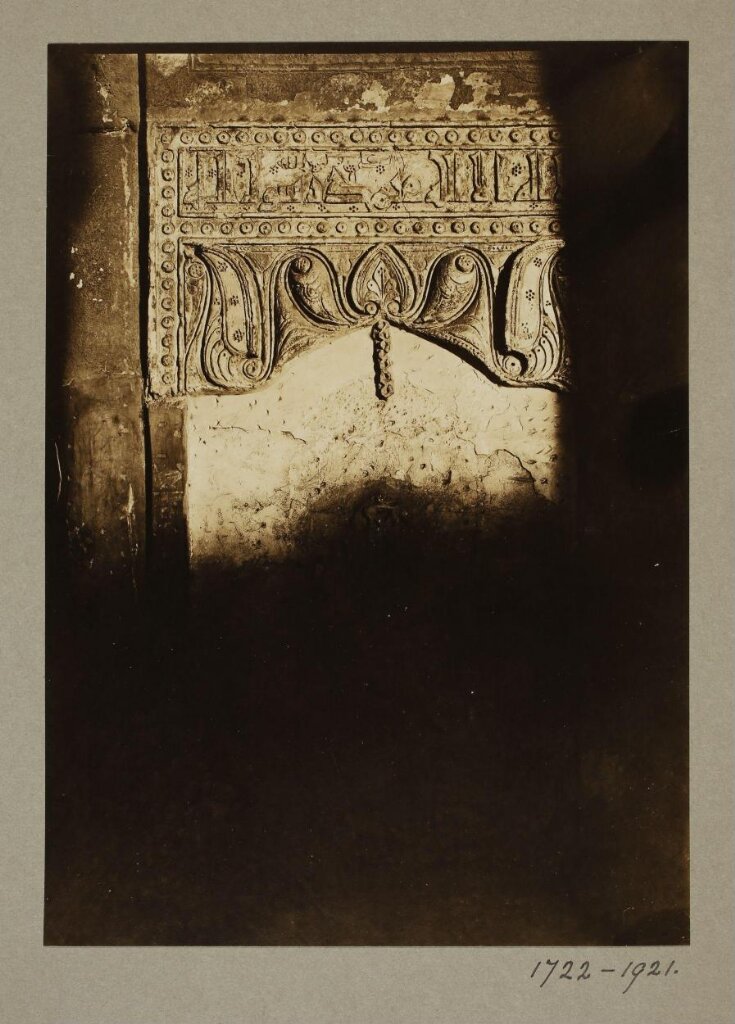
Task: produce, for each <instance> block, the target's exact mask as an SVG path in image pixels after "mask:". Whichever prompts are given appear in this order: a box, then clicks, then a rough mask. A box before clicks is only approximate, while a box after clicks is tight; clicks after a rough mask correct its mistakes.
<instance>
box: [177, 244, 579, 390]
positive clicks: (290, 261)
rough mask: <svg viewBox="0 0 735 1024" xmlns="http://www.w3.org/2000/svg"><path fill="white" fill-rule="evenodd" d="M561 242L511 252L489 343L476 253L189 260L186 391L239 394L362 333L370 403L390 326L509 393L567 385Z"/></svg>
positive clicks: (216, 253)
mask: <svg viewBox="0 0 735 1024" xmlns="http://www.w3.org/2000/svg"><path fill="white" fill-rule="evenodd" d="M560 249H561V242H560V241H558V240H556V239H544V240H542V241H539V242H536V243H532V244H530V245H527V246H525V247H524V248H522V249H521V250H520V251H519V252H518V253H516V254H515V255H514V256H513V257H511V259H512V263H511V265H510V273H509V274H508V275H506V277H507V281H508V285H507V294H506V296H505V304H504V308H505V325H504V330H501V332H500V333H501V335H502V337H501V338H500V341H499V342H496V338H495V333H496V330H497V328H496V327H495V326H494V323H495V320H496V318H495V316H494V307H495V305H496V285H495V283H494V282H495V278H494V274H493V268H492V263H491V261H490V260H489V259H488V256H487V254H485V253H483V252H482V251H481V249H480V248H476V247H472V246H469V245H458V246H457V245H455V246H453V247H449V248H448V249H445V250H444V251H442V250H439V251H437V248H436V247H434V248H432V247H427V246H423V247H422V246H420V245H416V244H414V245H408V244H407V245H405V246H403V247H401V249H399V248H398V247H396V246H395V245H392V244H387V243H379V244H377V245H373V246H371V247H370V248H368V249H367V251H360V250H356V251H351V252H348V253H347V255H345V253H344V250H343V251H342V252H341V253H338V252H336V251H332V249H331V248H330V246H329V245H328V244H327V245H325V246H323V247H320V248H319V249H316V248H314V247H309V246H306V247H299V248H293V249H291V250H290V251H288V250H287V251H286V253H285V254H284V252H283V249H280V250H279V249H277V248H275V247H274V249H273V251H272V252H271V253H266V256H265V257H263V258H265V259H266V262H267V266H265V267H260V268H256V267H255V265H254V264H253V263H252V262H251V260H250V259H248V256H247V255H246V254H245V253H244V252H243V251H242V247H240V246H229V247H228V246H226V245H217V246H213V247H206V246H196V247H191V248H190V250H189V251H188V252H187V259H186V273H185V278H186V294H185V297H184V305H185V324H186V332H185V334H186V337H185V367H186V374H187V382H188V384H189V386H193V387H195V388H196V387H198V386H203V387H205V388H206V387H210V388H211V387H213V388H217V389H227V390H245V389H248V388H251V387H253V386H255V385H257V384H259V383H261V382H263V381H265V380H266V379H267V378H268V377H269V376H270V375H271V373H272V372H273V370H274V369H275V368H276V367H278V366H280V365H282V364H283V363H284V362H285V361H287V360H288V359H290V358H292V357H293V356H295V355H296V354H297V353H298V352H300V351H302V350H303V349H304V348H306V347H307V346H310V345H312V344H314V343H317V342H318V341H319V340H320V339H324V338H327V337H329V336H334V335H336V334H344V333H346V332H348V331H352V330H354V329H356V328H360V327H368V328H370V332H371V337H372V340H373V346H374V348H373V354H374V365H375V385H376V393H377V396H378V397H379V398H381V399H386V398H388V397H389V396H390V395H391V394H392V393H393V380H392V375H391V366H390V328H391V327H397V328H401V329H404V330H408V331H412V332H413V333H415V334H417V335H419V336H422V337H425V338H427V339H430V340H433V341H435V342H438V343H439V344H442V345H445V346H446V347H448V348H450V349H452V350H453V351H455V352H456V353H457V354H458V355H460V356H461V357H463V358H466V359H468V360H469V361H470V362H472V363H473V364H474V365H477V366H479V367H481V368H482V369H484V370H485V372H486V373H487V374H488V375H489V376H490V377H491V378H492V379H494V380H496V381H498V382H500V383H504V384H510V385H515V386H519V385H537V386H538V385H541V386H551V387H564V386H566V384H567V382H568V379H567V365H566V352H565V344H564V332H563V327H562V320H561V313H560V309H559V291H560V288H559V282H560V279H561V278H560V273H559V270H558V256H559V251H560Z"/></svg>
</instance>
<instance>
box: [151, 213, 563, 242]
mask: <svg viewBox="0 0 735 1024" xmlns="http://www.w3.org/2000/svg"><path fill="white" fill-rule="evenodd" d="M161 230H162V231H163V233H164V234H167V235H170V234H173V233H174V230H175V228H174V225H173V223H165V224H164V225H163V226H162V228H161ZM179 230H180V232H181V234H183V235H195V234H201V235H216V234H220V235H233V234H240V235H250V236H256V237H257V236H261V237H264V236H269V235H276V236H278V235H293V234H297V235H301V236H305V235H316V236H317V237H318V236H320V235H328V234H332V233H334V234H337V235H357V236H358V237H366V236H368V235H370V234H371V233H372V234H377V235H381V234H396V235H445V234H449V235H451V234H457V235H462V234H468V233H469V234H471V235H483V234H490V235H507V234H510V235H523V234H531V235H542V234H544V233H549V234H552V235H557V234H559V233H560V231H561V224H560V222H559V221H558V220H551V221H549V220H546V219H544V220H541V219H538V218H535V217H534V218H524V219H514V220H482V221H480V220H473V219H469V218H465V219H462V218H457V219H455V220H449V219H447V220H430V219H426V220H410V219H408V218H405V217H403V218H400V219H396V220H379V221H374V222H370V221H356V222H355V221H342V220H338V221H336V222H330V221H325V220H318V221H315V222H313V221H296V222H294V221H290V220H278V221H277V220H264V221H260V222H257V221H251V220H247V221H242V222H241V223H240V224H237V223H234V222H232V221H223V222H222V223H221V224H213V223H212V222H211V221H204V222H203V223H201V224H199V223H197V222H195V221H190V220H187V221H184V222H183V223H182V224H181V225H180V227H179Z"/></svg>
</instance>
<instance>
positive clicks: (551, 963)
mask: <svg viewBox="0 0 735 1024" xmlns="http://www.w3.org/2000/svg"><path fill="white" fill-rule="evenodd" d="M678 973H679V970H678V968H677V966H676V960H671V961H670V962H662V961H661V960H650V961H645V960H640V961H638V962H636V961H635V960H629V961H628V963H627V964H626V965H625V966H624V967H623V968H622V969H618V968H617V967H615V966H608V965H606V966H604V967H593V966H592V964H591V963H590V961H589V960H582V961H580V962H575V961H574V960H561V959H556V960H546V961H545V962H544V961H541V960H539V961H538V963H537V964H536V966H535V967H534V968H533V970H532V971H531V977H532V978H534V979H536V980H537V981H538V982H539V988H543V987H544V985H546V983H547V982H549V981H551V980H552V979H556V980H559V981H578V982H579V981H590V980H591V979H592V978H594V977H595V976H597V975H600V974H607V975H615V976H617V977H618V978H620V979H621V981H623V982H624V986H623V988H622V992H623V995H625V994H626V993H627V992H629V991H630V990H631V988H632V987H633V985H634V984H635V983H636V981H638V979H639V978H668V977H669V976H671V975H675V974H678Z"/></svg>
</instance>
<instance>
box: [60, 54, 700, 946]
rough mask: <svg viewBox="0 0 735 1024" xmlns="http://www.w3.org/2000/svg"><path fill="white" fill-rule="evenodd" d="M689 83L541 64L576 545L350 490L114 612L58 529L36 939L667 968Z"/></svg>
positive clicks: (684, 851)
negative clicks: (469, 953)
mask: <svg viewBox="0 0 735 1024" xmlns="http://www.w3.org/2000/svg"><path fill="white" fill-rule="evenodd" d="M686 61H687V51H686V46H685V45H682V44H665V45H664V44H661V45H659V44H645V45H631V44H626V45H624V46H623V45H620V46H617V45H615V46H613V45H609V44H605V45H603V44H594V45H592V44H590V45H586V44H585V45H580V44H576V45H567V44H565V45H558V46H555V47H552V48H549V49H548V51H547V65H548V67H547V77H548V88H549V90H550V93H551V95H552V96H553V97H554V103H555V107H556V108H557V110H558V116H559V119H560V122H561V128H562V134H563V145H564V150H565V164H564V167H565V197H566V198H565V205H564V210H563V225H564V234H565V237H566V239H567V243H568V244H567V252H566V268H565V272H566V276H567V290H568V301H567V306H566V309H567V315H568V324H567V329H568V340H569V346H570V349H571V353H572V366H573V372H574V377H575V386H576V391H575V398H574V404H573V421H574V422H573V423H572V424H571V427H572V428H573V431H574V434H573V436H574V437H575V438H576V447H575V451H574V457H575V460H576V467H577V473H576V476H577V480H578V485H577V501H576V519H575V524H576V525H575V528H574V530H572V531H570V529H569V524H568V519H566V518H564V517H563V516H561V515H560V514H559V513H558V512H557V511H556V510H555V509H554V508H553V507H552V506H548V507H547V506H546V505H545V504H544V503H541V502H539V503H538V504H536V505H533V506H528V507H526V508H523V509H520V508H517V509H515V510H514V511H512V513H511V514H507V515H502V516H499V517H492V516H490V517H489V518H485V517H484V516H478V517H476V518H474V519H472V518H471V519H470V520H469V521H467V522H461V521H460V519H459V518H458V519H457V520H456V521H455V522H454V524H453V525H452V526H451V527H447V528H445V529H442V530H438V529H437V525H436V519H435V517H434V516H433V514H431V513H430V511H429V510H428V508H427V506H429V505H430V504H432V502H433V503H436V502H439V503H440V502H441V500H442V499H441V496H440V495H431V494H428V493H425V492H422V493H420V494H416V492H414V491H412V490H409V489H405V488H401V487H397V486H396V485H392V488H391V489H390V492H389V493H388V492H386V489H385V486H384V485H381V484H379V483H373V484H370V485H366V488H365V490H364V491H362V492H360V493H352V494H340V493H338V492H333V493H331V494H329V495H328V496H327V497H326V498H325V499H324V501H325V502H326V503H329V502H332V503H335V504H337V505H339V506H340V507H344V506H345V505H346V504H347V505H349V506H350V508H351V510H352V511H351V513H350V515H349V516H348V517H347V520H346V521H347V522H348V523H349V526H346V527H345V528H344V529H341V530H339V531H336V532H332V533H330V534H329V535H324V534H322V533H320V532H319V531H318V530H315V529H314V528H313V522H311V521H309V520H306V521H305V522H304V523H303V531H304V532H303V544H302V545H301V548H300V550H301V554H300V557H299V558H298V559H297V560H289V561H283V562H281V563H272V564H268V563H261V564H259V565H253V566H252V567H251V568H249V569H248V570H244V571H241V572H234V571H229V570H228V569H227V568H226V567H223V566H217V565H211V566H208V567H203V568H202V571H201V572H200V574H199V575H198V577H197V578H196V579H195V580H193V581H192V583H191V585H190V586H187V585H185V584H183V583H181V581H180V580H179V578H178V577H175V576H173V575H172V576H170V577H168V576H167V577H166V578H152V579H149V580H148V581H147V586H146V588H145V589H144V590H143V589H140V590H139V591H138V593H137V596H135V597H131V595H130V594H129V593H127V592H122V591H121V590H120V589H119V588H117V587H115V586H113V585H110V586H109V587H106V586H105V583H104V581H100V580H98V579H94V578H92V577H91V576H90V575H89V574H88V573H86V571H85V565H84V563H83V560H77V561H74V562H73V565H72V567H71V568H70V567H69V565H68V564H67V563H68V559H67V557H66V555H65V554H63V553H64V552H67V550H68V538H67V537H66V535H65V532H64V526H63V523H60V524H59V525H58V527H54V526H53V521H54V520H53V515H52V516H51V522H50V524H49V527H48V544H49V555H50V557H49V575H48V587H47V602H48V612H49V614H48V617H47V706H46V718H47V832H46V847H47V859H46V933H45V940H46V942H47V943H49V944H61V945H65V944H69V945H85V944H102V945H116V944H133V945H146V944H156V945H175V944H205V945H206V944H231V945H236V944H262V945H298V944H313V945H391V944H405V945H454V944H467V945H493V944H499V945H500V944H512V945H524V944H539V945H572V944H575V945H589V944H616V943H626V944H646V945H654V944H655V945H661V944H679V943H686V942H688V939H689V921H688V912H689V888H688V885H689V879H688V684H687V472H686V471H687V465H686V460H687V447H686V440H685V438H686V426H687V399H686V379H687V373H686V370H687V320H686V316H687V272H686V266H687V263H686V261H687V251H686V202H687V196H686V74H687V67H686ZM52 182H53V178H52ZM80 187H81V186H80ZM53 188H56V189H59V188H63V182H62V181H60V180H57V181H56V182H55V183H53V184H52V189H53ZM59 194H62V193H59ZM72 199H73V196H72ZM74 201H76V200H74ZM51 223H53V213H52V221H51ZM58 244H61V243H58ZM64 273H65V271H64ZM56 274H58V271H57V270H54V271H53V274H50V277H49V280H50V281H52V280H53V279H54V275H56ZM51 287H52V288H53V286H51ZM50 294H51V298H50V303H53V302H56V300H55V299H54V298H53V295H54V294H55V292H54V291H53V290H52V291H51V293H50ZM67 301H68V300H67V299H64V298H62V297H60V298H59V299H58V302H59V303H60V305H59V307H58V308H59V310H60V311H61V312H60V313H59V314H57V313H56V312H53V313H52V314H51V315H50V320H49V324H50V328H49V329H50V331H52V329H53V325H54V317H55V316H57V315H62V314H63V310H64V303H65V302H67ZM54 309H56V307H55V306H54ZM61 365H62V364H61V363H59V364H57V362H56V356H55V355H54V354H53V353H52V354H50V356H49V380H50V381H53V382H54V386H55V387H56V388H57V389H58V379H57V377H58V374H59V373H60V372H61V370H60V366H61ZM49 408H50V413H49V416H50V420H49V422H50V424H51V423H52V424H54V426H53V429H54V430H58V425H59V423H60V422H62V421H63V416H64V415H65V413H64V409H65V408H67V406H64V405H63V402H62V405H61V407H60V411H59V409H58V408H57V407H55V406H53V405H50V407H49ZM571 436H572V435H571V432H570V437H571ZM570 443H571V442H570ZM50 465H51V466H52V468H53V463H50ZM49 481H50V482H49V507H50V509H51V510H53V509H54V508H55V507H56V502H57V497H56V477H55V476H54V474H53V472H50V476H49Z"/></svg>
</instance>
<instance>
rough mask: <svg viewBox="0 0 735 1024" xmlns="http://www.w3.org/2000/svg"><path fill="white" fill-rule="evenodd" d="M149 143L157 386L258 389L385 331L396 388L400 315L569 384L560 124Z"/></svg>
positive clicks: (223, 132) (249, 131)
mask: <svg viewBox="0 0 735 1024" xmlns="http://www.w3.org/2000/svg"><path fill="white" fill-rule="evenodd" d="M149 146H150V148H149V152H150V168H149V169H150V185H151V214H152V231H151V292H150V330H149V346H150V362H149V375H150V389H151V392H152V393H153V394H156V395H175V394H181V393H196V392H201V391H218V390H229V391H242V390H247V389H249V388H252V387H253V386H255V385H257V384H258V383H260V382H262V381H264V380H266V379H267V378H268V377H269V376H270V374H271V373H272V372H273V371H274V369H276V368H277V367H278V365H280V364H281V363H282V362H283V361H284V360H286V359H288V358H290V357H292V356H293V355H295V354H296V353H297V352H299V351H300V350H301V349H303V348H304V347H305V346H306V345H309V344H311V343H312V342H314V341H317V340H319V339H320V338H324V337H325V336H327V335H329V334H330V333H331V334H334V333H337V332H340V333H344V332H345V331H348V330H351V329H355V328H358V327H375V330H374V331H373V338H374V340H375V344H376V381H377V388H378V394H379V395H380V397H387V395H388V394H389V393H390V391H391V390H392V383H391V381H390V374H389V371H388V369H387V363H386V360H387V346H388V330H389V326H390V325H391V324H393V325H395V326H399V327H403V328H406V329H409V330H411V331H413V332H414V333H416V334H419V335H421V336H424V337H426V338H428V339H432V340H434V341H437V342H439V343H441V344H444V345H446V346H448V347H450V348H452V349H454V350H455V351H457V353H458V354H460V355H463V356H465V357H467V358H470V359H471V360H472V361H473V362H474V363H476V364H477V365H479V366H481V367H483V368H484V369H485V370H486V372H487V373H488V374H489V375H490V376H492V377H493V378H494V379H495V380H497V381H500V382H502V383H507V384H511V385H543V386H552V387H563V386H564V384H565V381H566V357H565V346H564V338H563V326H562V321H561V312H560V307H559V279H558V278H559V275H558V270H557V269H556V268H557V263H558V257H559V252H560V249H561V247H562V242H561V239H560V237H559V233H560V226H559V221H558V200H559V189H560V183H561V176H560V159H559V137H558V133H557V130H556V129H555V128H554V126H553V125H550V124H533V125H522V124H518V125H506V124H503V125H497V126H496V125H492V124H487V123H484V124H476V125H466V124H463V125H447V124H433V125H432V124H427V125H415V124H411V125H406V124H402V125H386V124H374V125H370V124H366V123H364V122H361V123H360V124H358V125H356V124H322V125H313V124H312V125H305V124H304V125H288V126H286V125H228V126H221V125H196V126H193V125H178V126H174V125H159V124H154V125H153V126H152V127H151V131H150V138H149ZM380 346H382V348H381V347H380ZM381 353H383V354H384V355H385V358H383V356H381ZM380 367H383V369H382V370H380ZM379 371H380V372H379ZM381 381H382V383H381ZM381 389H382V392H384V393H382V394H381Z"/></svg>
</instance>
